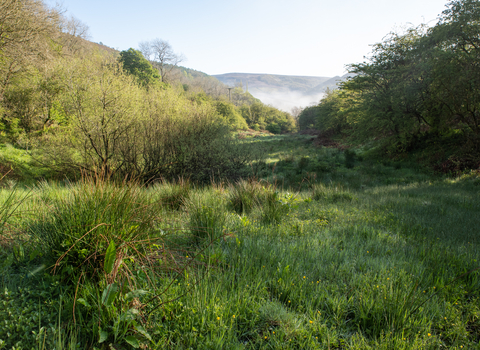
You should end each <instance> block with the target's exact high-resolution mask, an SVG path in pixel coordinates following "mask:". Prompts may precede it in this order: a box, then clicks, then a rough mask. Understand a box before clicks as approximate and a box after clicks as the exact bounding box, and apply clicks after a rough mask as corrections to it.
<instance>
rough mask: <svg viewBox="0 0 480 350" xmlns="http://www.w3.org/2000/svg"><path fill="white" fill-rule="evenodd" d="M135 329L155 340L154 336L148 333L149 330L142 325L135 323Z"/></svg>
mask: <svg viewBox="0 0 480 350" xmlns="http://www.w3.org/2000/svg"><path fill="white" fill-rule="evenodd" d="M134 328H135V330H136V331H137V332H138V333H140V334H141V335H143V336H144V337H145V338H147V339H148V340H150V341H153V339H152V337H151V336H150V334H148V332H147V331H146V329H145V328H143V327H142V326H141V325H135V326H134Z"/></svg>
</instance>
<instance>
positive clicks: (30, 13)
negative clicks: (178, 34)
mask: <svg viewBox="0 0 480 350" xmlns="http://www.w3.org/2000/svg"><path fill="white" fill-rule="evenodd" d="M87 30H88V28H87V27H86V26H85V25H84V24H82V23H81V22H80V21H79V20H77V19H75V18H65V17H64V16H62V15H61V11H59V10H58V9H52V8H49V7H47V6H46V5H45V4H44V3H43V2H42V1H40V0H23V1H18V0H0V138H1V142H2V143H11V144H14V145H15V147H21V148H24V149H28V150H29V151H30V152H31V154H32V156H33V157H34V159H35V160H36V161H37V162H38V164H42V165H43V166H45V167H47V168H48V169H50V170H53V171H54V173H55V174H57V176H61V177H64V176H78V174H79V173H81V172H83V173H97V174H98V173H102V174H108V176H113V177H117V178H126V177H134V178H140V179H142V180H144V181H149V180H150V179H154V178H166V179H174V178H178V177H179V176H185V177H189V178H190V179H192V180H194V181H204V182H205V181H210V179H211V178H219V177H220V178H221V177H228V178H236V177H239V176H241V175H242V171H244V169H245V168H246V165H247V163H248V162H250V161H251V160H252V157H253V155H252V152H249V151H246V150H244V149H242V148H241V146H240V144H239V143H238V141H237V139H236V138H235V137H234V134H233V133H232V131H235V130H239V129H247V128H249V127H251V128H258V129H268V130H270V131H272V132H274V133H280V132H291V131H294V130H295V123H294V122H293V118H292V117H291V116H290V115H288V114H287V113H284V112H280V111H278V110H276V109H274V108H272V107H269V106H265V105H263V104H262V103H261V102H260V101H258V100H256V99H254V98H253V97H252V96H251V95H250V94H248V93H245V92H243V90H242V89H238V88H237V89H236V90H235V91H233V96H232V97H231V101H230V100H229V97H228V91H227V89H226V88H224V89H223V90H224V91H223V92H222V91H221V90H222V86H220V85H219V84H221V83H219V82H218V81H216V79H214V78H212V77H208V76H205V75H201V74H200V75H198V74H197V76H195V77H194V76H193V75H192V71H190V72H189V71H188V70H186V69H183V70H182V69H180V68H178V67H177V66H176V65H177V63H179V62H180V60H179V59H178V57H175V56H168V55H172V54H173V52H172V51H171V47H170V46H169V45H168V43H166V42H164V41H161V40H158V41H152V42H147V43H142V44H143V46H142V45H141V46H142V48H143V49H145V50H153V49H155V47H154V45H157V47H156V48H158V50H160V49H159V47H160V46H161V45H164V44H166V46H161V49H163V50H165V51H162V52H160V51H158V52H155V51H149V58H150V60H148V59H146V58H145V56H144V54H142V53H141V52H140V51H138V50H135V49H129V50H126V51H123V52H120V53H118V52H116V51H114V50H111V49H108V48H106V47H104V46H101V45H97V44H94V43H91V42H88V41H86V40H84V39H85V38H86V35H87ZM168 50H170V51H168ZM150 54H151V55H150ZM162 54H163V55H166V56H161V55H162ZM169 57H170V58H169ZM171 57H174V58H175V59H177V60H176V61H175V60H171ZM2 163H4V162H3V161H2ZM3 165H4V164H3Z"/></svg>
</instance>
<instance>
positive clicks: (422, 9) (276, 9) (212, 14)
mask: <svg viewBox="0 0 480 350" xmlns="http://www.w3.org/2000/svg"><path fill="white" fill-rule="evenodd" d="M46 2H47V3H50V4H52V3H53V0H47V1H46ZM446 2H447V0H362V1H360V0H337V1H335V0H327V1H325V0H316V1H315V0H294V1H284V0H242V1H239V0H238V1H237V0H221V1H220V0H203V1H193V0H170V1H165V0H157V1H154V0H137V1H131V0H129V1H125V0H116V1H111V0H96V1H94V0H64V1H63V2H62V4H63V7H64V8H65V9H66V10H67V15H74V16H75V17H77V18H78V19H80V20H81V21H82V22H84V23H85V24H87V25H88V26H89V27H90V35H91V38H90V39H91V40H92V41H94V42H103V43H104V44H105V45H107V46H110V47H113V48H116V49H119V50H126V49H128V48H130V47H133V48H138V43H139V42H141V41H146V40H151V39H154V38H160V39H163V40H167V41H168V42H169V43H170V44H171V46H172V47H173V49H174V50H175V51H176V52H178V53H183V54H184V55H185V56H186V61H184V62H183V63H182V65H184V66H186V67H189V68H193V69H196V70H200V71H203V72H205V73H208V74H222V73H232V72H241V73H269V74H287V75H310V76H327V77H332V76H335V75H342V74H344V73H345V68H344V67H345V65H346V64H349V63H358V62H361V61H363V57H364V56H365V55H368V54H369V52H370V50H371V48H370V46H369V45H371V44H374V43H377V42H380V41H381V40H382V38H383V37H384V36H385V35H386V34H388V33H389V32H390V31H392V30H394V31H398V30H400V29H401V28H402V26H405V25H409V23H410V24H413V25H419V24H421V23H429V24H430V25H433V24H435V22H436V18H437V16H438V15H439V14H440V13H441V12H442V11H443V10H444V9H445V4H446Z"/></svg>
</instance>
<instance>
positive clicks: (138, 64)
mask: <svg viewBox="0 0 480 350" xmlns="http://www.w3.org/2000/svg"><path fill="white" fill-rule="evenodd" d="M118 60H119V62H121V63H122V65H123V69H124V70H125V71H126V72H128V73H129V74H132V75H133V76H135V77H136V78H137V81H138V83H139V84H140V85H142V86H145V87H147V86H150V85H154V84H156V83H158V82H159V81H160V75H159V74H158V71H157V70H156V69H154V68H153V66H152V64H151V63H150V62H149V61H148V60H147V59H146V58H145V57H143V55H142V53H141V52H140V51H138V50H135V49H132V48H130V49H128V50H126V51H122V52H120V57H119V58H118Z"/></svg>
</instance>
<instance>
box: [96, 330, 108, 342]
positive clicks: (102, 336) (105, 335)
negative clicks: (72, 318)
mask: <svg viewBox="0 0 480 350" xmlns="http://www.w3.org/2000/svg"><path fill="white" fill-rule="evenodd" d="M98 336H99V339H98V342H99V343H103V342H104V341H105V340H107V338H108V333H107V332H105V331H102V330H101V329H100V330H99V331H98Z"/></svg>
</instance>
